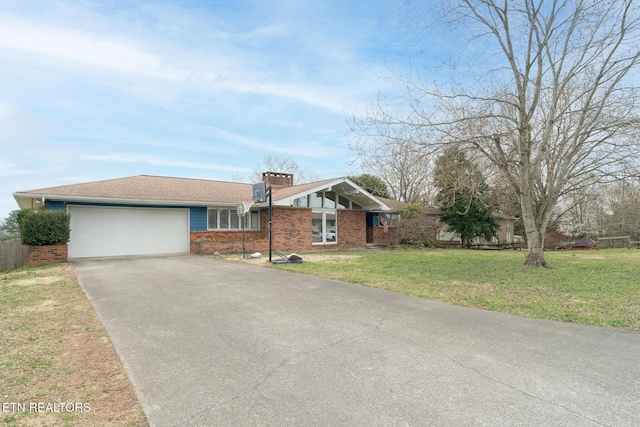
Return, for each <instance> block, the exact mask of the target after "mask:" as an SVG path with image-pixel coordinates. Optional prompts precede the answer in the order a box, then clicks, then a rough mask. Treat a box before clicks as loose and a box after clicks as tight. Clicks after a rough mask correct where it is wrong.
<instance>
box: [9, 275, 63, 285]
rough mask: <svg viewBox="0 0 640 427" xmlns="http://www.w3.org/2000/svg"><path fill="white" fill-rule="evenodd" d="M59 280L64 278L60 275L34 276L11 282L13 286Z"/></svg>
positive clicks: (47, 283) (43, 283) (41, 283)
mask: <svg viewBox="0 0 640 427" xmlns="http://www.w3.org/2000/svg"><path fill="white" fill-rule="evenodd" d="M59 280H64V278H63V277H61V276H49V277H35V278H33V279H22V280H16V281H14V282H12V283H11V284H12V285H14V286H31V285H50V284H52V283H55V282H57V281H59Z"/></svg>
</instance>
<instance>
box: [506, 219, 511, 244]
mask: <svg viewBox="0 0 640 427" xmlns="http://www.w3.org/2000/svg"><path fill="white" fill-rule="evenodd" d="M506 234H507V236H506V238H507V242H511V241H512V239H511V221H510V220H507V230H506Z"/></svg>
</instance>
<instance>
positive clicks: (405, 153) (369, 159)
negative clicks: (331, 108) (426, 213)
mask: <svg viewBox="0 0 640 427" xmlns="http://www.w3.org/2000/svg"><path fill="white" fill-rule="evenodd" d="M351 149H352V150H353V151H354V152H355V154H356V155H357V156H358V159H359V160H360V163H361V165H362V169H364V170H367V171H371V172H372V173H373V174H374V175H375V176H377V177H379V178H380V179H382V180H383V181H384V183H385V184H386V185H387V188H388V189H389V191H390V193H391V196H392V197H393V198H394V199H396V200H400V201H403V202H407V203H420V204H423V205H427V204H431V203H433V202H434V199H435V188H434V187H433V183H432V181H431V170H432V169H433V160H432V156H430V155H426V154H425V153H424V150H422V149H421V147H419V146H416V144H414V143H413V141H406V140H397V141H395V143H390V144H387V143H386V141H383V142H382V143H380V144H377V149H375V150H372V149H371V147H370V144H368V143H367V142H366V141H358V140H356V141H354V143H353V144H352V145H351Z"/></svg>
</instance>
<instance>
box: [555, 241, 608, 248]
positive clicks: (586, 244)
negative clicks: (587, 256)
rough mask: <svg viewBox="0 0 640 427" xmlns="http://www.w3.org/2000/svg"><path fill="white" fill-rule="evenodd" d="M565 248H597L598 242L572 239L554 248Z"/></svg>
mask: <svg viewBox="0 0 640 427" xmlns="http://www.w3.org/2000/svg"><path fill="white" fill-rule="evenodd" d="M565 249H598V243H597V242H596V241H595V240H591V239H584V240H572V241H570V242H567V243H565V244H563V245H561V246H557V247H556V250H558V251H562V250H565Z"/></svg>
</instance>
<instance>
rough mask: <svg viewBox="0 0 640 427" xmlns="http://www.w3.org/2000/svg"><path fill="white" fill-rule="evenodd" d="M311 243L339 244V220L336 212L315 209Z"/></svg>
mask: <svg viewBox="0 0 640 427" xmlns="http://www.w3.org/2000/svg"><path fill="white" fill-rule="evenodd" d="M311 242H312V243H318V244H319V243H337V242H338V220H337V215H336V211H335V210H315V209H314V210H313V211H312V212H311Z"/></svg>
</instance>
